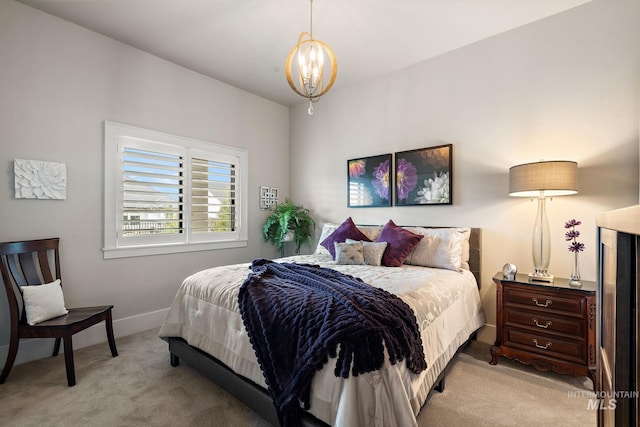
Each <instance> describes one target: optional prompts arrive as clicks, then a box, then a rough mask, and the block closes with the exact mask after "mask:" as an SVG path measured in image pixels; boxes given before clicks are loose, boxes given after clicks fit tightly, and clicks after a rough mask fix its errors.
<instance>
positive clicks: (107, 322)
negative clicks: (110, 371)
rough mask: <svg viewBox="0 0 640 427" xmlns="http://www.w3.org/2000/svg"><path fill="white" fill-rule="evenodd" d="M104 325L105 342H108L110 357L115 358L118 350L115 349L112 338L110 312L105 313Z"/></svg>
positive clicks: (114, 342) (114, 341)
mask: <svg viewBox="0 0 640 427" xmlns="http://www.w3.org/2000/svg"><path fill="white" fill-rule="evenodd" d="M104 324H105V326H106V328H107V340H108V341H109V349H110V350H111V356H113V357H116V356H117V355H118V349H117V348H116V340H115V338H114V337H113V321H112V319H111V310H109V311H108V312H107V319H106V320H105V322H104Z"/></svg>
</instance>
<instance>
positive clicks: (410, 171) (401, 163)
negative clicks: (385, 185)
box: [396, 159, 418, 200]
mask: <svg viewBox="0 0 640 427" xmlns="http://www.w3.org/2000/svg"><path fill="white" fill-rule="evenodd" d="M396 182H397V184H396V186H397V187H398V199H399V200H403V199H406V198H407V197H409V193H410V192H411V190H413V189H414V188H416V184H418V173H417V171H416V167H415V166H414V165H413V163H411V162H408V161H407V160H406V159H400V160H398V170H397V171H396Z"/></svg>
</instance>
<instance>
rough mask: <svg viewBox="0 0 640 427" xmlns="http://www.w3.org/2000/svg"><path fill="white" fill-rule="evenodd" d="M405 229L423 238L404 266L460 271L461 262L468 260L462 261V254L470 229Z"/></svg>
mask: <svg viewBox="0 0 640 427" xmlns="http://www.w3.org/2000/svg"><path fill="white" fill-rule="evenodd" d="M405 228H406V229H407V230H410V231H412V232H414V233H417V234H422V235H423V236H424V238H423V239H422V240H421V241H420V243H418V245H417V246H416V247H415V248H414V249H413V251H412V252H411V254H409V256H408V257H407V259H406V260H405V261H404V263H405V264H410V265H420V266H423V267H435V268H445V269H447V270H455V271H460V269H461V268H462V267H463V262H468V259H466V260H464V259H463V253H464V244H465V242H466V241H468V240H469V236H470V235H471V229H470V228H466V227H461V228H423V227H405ZM467 257H468V255H467Z"/></svg>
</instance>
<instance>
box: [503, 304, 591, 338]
mask: <svg viewBox="0 0 640 427" xmlns="http://www.w3.org/2000/svg"><path fill="white" fill-rule="evenodd" d="M504 321H505V325H507V326H517V327H521V328H529V329H532V330H535V331H537V332H539V333H542V334H545V333H551V334H553V333H556V334H563V335H566V336H569V337H571V338H575V339H578V340H583V339H584V336H585V335H584V333H585V330H584V329H585V320H584V319H583V318H578V317H570V316H561V315H554V314H553V313H551V314H549V313H548V312H540V311H535V310H519V309H515V308H507V309H506V310H505V320H504Z"/></svg>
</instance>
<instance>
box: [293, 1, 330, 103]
mask: <svg viewBox="0 0 640 427" xmlns="http://www.w3.org/2000/svg"><path fill="white" fill-rule="evenodd" d="M309 10H310V19H309V22H310V24H309V32H308V33H307V32H303V33H302V34H300V37H298V44H297V45H295V46H294V47H293V49H291V52H289V56H287V62H286V65H285V70H286V74H287V82H289V86H291V89H293V91H294V92H295V93H297V94H298V95H300V96H303V97H305V98H307V99H308V100H309V109H308V110H307V112H308V113H309V115H312V114H313V103H314V102H317V101H318V100H319V99H320V97H321V96H322V95H324V94H325V93H327V92H328V91H329V89H331V86H333V82H335V80H336V74H337V72H338V64H337V63H336V58H335V56H334V55H333V52H332V51H331V49H330V48H329V46H327V45H326V44H325V43H323V42H321V41H320V40H314V38H313V0H310V7H309ZM325 55H326V59H327V61H328V62H329V65H330V67H329V66H328V67H327V70H329V69H330V70H331V74H330V76H329V77H328V78H327V79H326V80H325ZM294 59H295V61H294ZM294 63H295V65H294ZM292 71H294V72H295V74H297V75H296V76H295V77H296V78H294V77H292ZM325 83H326V84H325Z"/></svg>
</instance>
